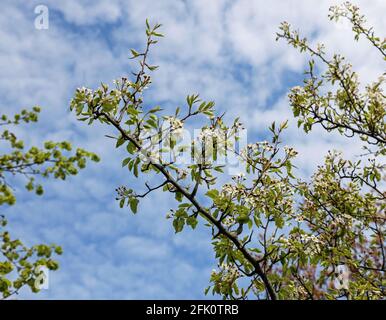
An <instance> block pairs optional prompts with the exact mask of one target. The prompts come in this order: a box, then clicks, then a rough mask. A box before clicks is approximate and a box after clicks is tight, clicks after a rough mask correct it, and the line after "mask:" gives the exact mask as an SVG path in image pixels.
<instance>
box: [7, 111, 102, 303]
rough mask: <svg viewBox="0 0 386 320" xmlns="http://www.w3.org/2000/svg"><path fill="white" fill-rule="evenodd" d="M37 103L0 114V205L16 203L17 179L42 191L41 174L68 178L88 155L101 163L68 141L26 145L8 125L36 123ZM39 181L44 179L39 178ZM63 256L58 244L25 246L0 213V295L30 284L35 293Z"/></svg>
mask: <svg viewBox="0 0 386 320" xmlns="http://www.w3.org/2000/svg"><path fill="white" fill-rule="evenodd" d="M39 112H40V108H39V107H33V108H32V109H31V110H26V109H24V110H22V111H21V112H20V113H16V114H14V115H12V116H9V115H6V114H3V115H0V127H3V128H5V129H4V130H3V131H1V132H0V140H1V141H0V142H1V143H2V145H3V146H2V150H4V151H3V152H4V153H3V152H2V154H0V206H5V205H8V206H12V205H14V204H15V203H16V193H15V191H14V189H13V187H12V184H13V182H14V183H15V180H16V179H15V178H16V177H20V178H21V179H24V180H25V188H26V189H27V190H28V191H31V192H35V193H36V194H37V195H42V194H43V191H44V189H43V185H42V184H41V183H40V182H39V178H49V177H53V178H55V179H62V180H64V179H66V177H67V176H69V175H76V174H77V173H78V171H79V169H83V168H85V166H86V161H87V159H88V158H89V159H91V160H93V161H99V158H98V156H97V155H96V154H94V153H91V152H88V151H85V150H83V149H79V148H78V149H76V151H75V152H73V151H72V146H71V144H70V143H69V142H68V141H62V142H53V141H46V142H44V144H43V147H41V148H39V147H36V146H32V147H30V148H28V149H26V148H25V145H24V144H25V143H24V141H23V140H21V139H19V138H18V137H17V136H16V135H15V133H13V132H12V131H11V130H12V128H14V127H16V126H19V125H22V124H23V123H24V124H33V123H36V122H37V121H38V115H39ZM40 180H42V179H40ZM60 254H62V248H61V247H60V246H58V245H54V244H52V245H48V244H37V245H34V246H27V245H25V244H23V242H22V241H21V240H20V239H17V238H13V237H12V236H11V234H10V232H9V230H8V228H7V219H6V217H5V215H4V214H3V215H0V298H1V297H2V298H8V297H10V296H12V295H14V294H17V293H18V292H19V290H20V289H21V288H22V287H27V286H28V287H29V288H30V289H31V290H32V291H33V292H38V291H39V289H40V286H41V285H42V282H44V281H45V279H44V277H42V268H43V267H45V268H47V269H48V270H56V269H58V267H59V264H58V262H57V261H56V260H55V258H54V256H55V255H60Z"/></svg>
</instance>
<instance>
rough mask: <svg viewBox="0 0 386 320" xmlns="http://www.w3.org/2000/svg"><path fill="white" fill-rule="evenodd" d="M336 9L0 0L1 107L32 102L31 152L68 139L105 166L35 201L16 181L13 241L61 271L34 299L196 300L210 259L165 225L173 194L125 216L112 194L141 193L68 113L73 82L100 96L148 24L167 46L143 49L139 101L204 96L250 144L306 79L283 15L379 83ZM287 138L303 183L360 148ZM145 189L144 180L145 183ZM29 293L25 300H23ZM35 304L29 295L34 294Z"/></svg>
mask: <svg viewBox="0 0 386 320" xmlns="http://www.w3.org/2000/svg"><path fill="white" fill-rule="evenodd" d="M338 3H340V1H317V0H287V1H281V0H271V1H262V0H233V1H226V0H224V1H220V0H219V1H217V0H210V1H208V0H194V1H187V0H173V1H172V0H170V1H169V0H159V1H150V0H149V1H147V0H144V1H130V0H106V1H104V0H98V1H97V0H92V1H91V0H90V1H88V0H84V1H81V0H78V1H75V0H66V1H54V0H52V1H44V2H41V1H34V0H30V1H21V0H2V1H1V11H0V39H1V41H0V110H1V113H3V112H13V111H17V110H19V109H20V108H22V107H31V106H33V105H40V106H42V108H43V112H42V115H41V120H40V122H39V125H38V126H34V127H33V130H29V129H28V127H23V128H20V129H19V128H18V131H17V132H18V134H19V135H20V137H22V138H24V139H25V140H26V142H27V144H30V145H32V144H39V143H40V142H41V141H42V140H62V139H67V140H70V141H72V142H73V143H74V144H75V145H77V146H82V147H84V148H86V149H89V150H91V151H94V152H96V153H98V154H99V155H100V156H101V158H102V162H101V163H99V164H92V165H90V166H89V167H88V168H87V170H85V171H84V172H82V173H81V174H79V175H78V176H76V177H72V178H71V179H69V180H68V181H66V182H60V181H52V182H49V181H47V184H46V193H45V195H44V197H43V198H37V197H35V196H33V195H29V194H26V192H25V191H24V189H23V187H22V186H21V185H18V184H16V191H17V196H18V203H17V205H15V206H14V207H12V208H7V209H6V210H5V214H6V215H7V217H8V219H9V221H10V227H11V229H12V232H13V234H14V236H17V237H21V238H22V239H23V240H24V241H25V242H26V243H28V244H34V243H39V242H47V243H50V242H54V243H57V244H60V245H62V247H63V249H64V255H63V256H62V257H61V258H60V263H61V269H60V271H58V272H55V273H51V275H50V288H49V289H48V290H44V291H43V292H42V293H41V294H40V295H38V296H37V297H39V298H60V299H101V298H110V299H119V298H124V299H131V298H137V299H145V298H149V299H157V298H158V299H160V298H166V299H168V298H183V299H189V298H190V299H196V298H204V297H205V296H204V293H203V291H204V288H205V287H206V286H207V284H208V279H209V275H210V271H211V269H212V268H214V267H215V266H216V265H215V259H214V257H213V254H212V251H211V247H210V235H209V233H208V230H205V229H202V228H199V229H198V230H196V231H195V232H191V231H189V230H187V231H185V232H183V233H180V234H178V235H175V234H174V231H173V228H172V226H171V224H170V221H167V220H165V215H166V213H167V211H168V209H169V208H171V207H173V200H172V199H171V198H168V196H165V194H162V193H161V194H157V193H154V194H152V196H151V197H149V198H147V199H146V200H144V201H142V202H141V204H140V207H139V213H138V214H137V215H136V216H133V215H132V214H131V213H130V212H129V211H128V210H127V209H119V208H118V204H117V203H116V201H115V200H114V198H115V193H114V189H115V188H116V187H117V186H118V185H121V184H125V185H134V186H136V185H141V181H138V180H136V179H135V178H133V177H131V176H130V175H129V173H128V172H127V173H126V172H124V171H123V170H122V168H121V160H122V158H121V156H120V155H119V154H117V153H115V152H114V151H113V150H114V147H113V145H112V144H111V141H109V140H107V139H106V138H105V137H104V134H105V133H106V132H105V131H104V130H103V128H101V127H98V126H96V127H85V126H83V125H82V123H78V122H77V121H76V119H75V117H74V115H73V114H71V113H70V111H69V102H70V99H71V97H72V95H73V93H74V90H75V88H77V87H79V86H86V87H91V88H94V87H96V86H98V85H99V83H100V82H101V81H103V82H107V83H111V81H112V80H113V79H115V78H119V77H121V76H125V75H128V74H129V72H130V70H131V69H130V66H131V65H130V62H129V60H128V54H129V48H139V49H140V48H141V47H142V46H143V41H144V22H145V19H146V18H149V20H150V21H152V22H160V23H162V24H163V28H162V31H163V33H164V34H165V38H164V39H162V40H161V42H160V43H159V45H157V47H156V48H154V50H153V52H152V53H151V61H152V63H154V64H157V65H159V66H160V68H159V70H158V71H157V72H156V73H155V74H154V78H153V86H152V88H151V89H150V90H149V91H148V92H147V95H146V98H147V101H148V102H149V103H150V104H151V103H154V104H159V105H162V106H163V107H165V108H169V110H172V109H173V108H175V107H176V106H178V105H182V104H183V103H184V101H185V96H186V95H187V94H191V93H200V94H201V96H202V97H203V98H204V99H206V100H214V101H215V102H216V106H217V107H216V108H217V110H219V111H221V112H223V111H226V112H227V118H228V119H232V117H234V116H241V120H242V121H243V122H244V123H245V124H246V126H247V129H248V139H249V140H251V141H256V140H263V137H264V136H265V135H266V133H267V126H268V125H269V124H270V123H271V122H272V121H274V120H276V121H282V120H285V119H287V118H288V119H291V118H292V117H291V110H290V108H289V107H288V101H287V98H286V94H287V93H288V90H289V88H290V87H292V86H294V85H298V84H301V80H302V72H303V70H304V67H305V65H306V61H307V60H306V58H307V57H306V56H304V55H300V54H299V53H298V52H297V51H295V50H294V49H292V48H290V47H289V46H288V45H286V44H285V43H284V42H282V41H281V42H276V41H275V32H276V31H277V29H278V25H279V23H280V22H281V21H283V20H286V21H288V22H290V23H291V24H293V25H294V26H296V28H298V29H300V30H301V31H302V32H303V33H304V34H305V35H307V37H308V38H309V39H310V40H311V42H313V43H317V42H323V43H325V44H326V47H327V49H328V52H341V53H343V54H344V55H346V56H347V57H348V58H349V59H350V60H351V61H352V63H353V66H354V68H355V69H356V70H357V71H358V73H359V75H360V77H361V79H362V81H363V82H364V83H366V82H369V81H372V80H375V79H376V77H377V76H378V75H379V73H381V71H382V70H383V64H382V63H383V62H382V60H381V58H380V57H379V56H378V55H377V52H376V51H375V50H372V49H371V48H370V47H369V46H367V45H366V42H364V41H360V42H359V43H355V42H354V41H353V37H352V34H351V32H350V28H349V27H348V26H347V24H344V23H338V24H336V23H332V22H330V21H329V20H328V18H327V14H328V8H329V6H330V5H332V4H338ZM355 3H357V4H359V5H360V7H361V8H362V10H363V12H364V13H365V14H366V15H367V16H368V20H369V23H370V24H371V25H373V26H375V28H376V30H378V33H379V34H380V35H381V36H384V34H382V31H384V30H386V19H384V12H386V2H385V1H384V0H371V1H355ZM39 4H43V5H46V6H47V8H48V10H49V28H48V29H47V30H38V29H36V28H35V25H34V20H35V18H36V14H35V12H34V10H35V7H36V6H37V5H39ZM294 122H295V121H291V122H290V123H291V127H290V129H289V130H288V131H287V134H286V136H285V143H286V144H288V145H293V146H295V147H296V149H297V150H298V151H299V152H300V156H299V159H298V160H297V161H298V162H297V163H298V166H299V167H300V168H301V173H299V174H302V175H307V174H309V173H310V172H312V170H313V169H314V168H315V166H316V165H317V164H318V163H320V161H321V159H322V157H323V155H324V154H325V153H326V152H327V150H329V149H333V148H335V149H340V150H343V151H344V152H345V155H346V156H347V157H353V156H355V154H358V153H359V152H360V150H359V148H358V143H356V142H355V141H353V142H352V143H350V144H347V140H344V139H342V138H340V137H337V136H336V135H332V134H326V133H323V132H321V131H320V130H315V132H313V133H312V134H309V135H304V134H303V133H302V132H301V131H300V130H298V129H297V128H296V125H293V123H294ZM142 184H143V181H142ZM26 297H35V296H31V294H30V293H29V292H23V293H22V294H21V298H26ZM35 298H36V297H35Z"/></svg>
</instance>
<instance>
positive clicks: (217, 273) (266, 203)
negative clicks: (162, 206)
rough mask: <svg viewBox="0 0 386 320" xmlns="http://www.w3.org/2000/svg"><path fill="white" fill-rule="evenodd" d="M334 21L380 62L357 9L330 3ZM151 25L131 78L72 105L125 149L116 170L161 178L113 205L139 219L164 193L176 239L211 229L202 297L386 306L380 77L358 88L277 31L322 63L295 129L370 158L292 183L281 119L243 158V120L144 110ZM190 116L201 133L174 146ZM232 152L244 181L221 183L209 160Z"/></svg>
mask: <svg viewBox="0 0 386 320" xmlns="http://www.w3.org/2000/svg"><path fill="white" fill-rule="evenodd" d="M331 17H333V18H334V19H336V18H340V17H345V18H348V19H349V20H350V21H351V23H352V24H353V30H354V33H355V35H356V38H358V37H359V36H360V35H364V36H365V37H366V38H367V39H369V40H370V42H371V43H372V45H374V46H375V47H376V48H377V49H378V50H379V51H380V52H381V53H382V54H383V55H384V50H385V43H384V41H383V42H382V41H381V40H379V39H378V38H376V37H375V36H374V34H373V33H372V31H371V29H367V28H366V27H364V26H363V22H364V19H363V18H362V17H360V16H359V14H358V10H357V8H356V7H354V6H352V5H350V4H345V5H344V6H342V7H338V8H336V7H333V8H332V9H331ZM159 26H160V25H158V24H157V25H156V26H154V27H150V25H149V23H148V22H146V36H147V45H146V47H145V50H144V51H136V50H131V53H132V58H133V59H138V60H139V66H140V67H139V71H138V72H134V79H133V80H129V79H127V78H122V79H120V80H116V81H115V82H114V83H115V88H114V89H112V90H109V89H108V87H107V85H105V84H102V86H101V87H100V88H98V89H96V90H92V89H86V88H80V89H78V90H77V91H76V92H75V96H74V99H73V100H72V103H71V108H72V109H73V110H74V111H75V112H76V114H77V116H78V117H79V120H82V121H88V123H89V124H90V123H92V122H93V121H95V120H98V121H99V122H101V123H103V124H106V125H108V126H111V127H113V128H114V129H115V130H116V132H117V135H116V137H114V138H115V139H116V147H117V148H119V147H121V146H124V145H125V146H126V151H127V155H126V156H125V158H124V159H123V161H122V166H123V167H125V168H126V167H127V168H128V169H129V171H130V172H132V173H133V174H134V176H136V177H139V176H140V177H141V178H143V177H144V175H145V174H149V173H151V172H153V173H154V174H155V175H157V176H158V177H159V179H160V180H161V182H160V184H158V185H156V186H150V185H149V184H148V183H145V186H146V190H145V191H144V192H142V193H140V192H139V191H138V192H137V191H135V190H132V189H126V187H120V188H118V189H117V192H118V197H117V200H118V201H119V203H120V206H121V207H123V206H124V205H125V204H127V205H128V206H129V207H130V208H131V210H132V211H133V212H134V213H135V212H137V206H138V200H139V199H140V198H143V197H145V196H146V195H148V194H149V193H151V192H153V191H156V190H162V191H163V192H168V193H171V194H173V195H174V197H175V199H176V202H177V203H178V208H177V209H172V210H171V211H170V213H169V214H168V215H167V218H169V219H171V220H172V224H173V227H174V230H175V232H176V233H179V232H182V231H183V229H184V227H185V226H186V225H188V226H190V227H191V228H193V229H194V228H196V226H197V224H198V222H199V221H202V222H204V225H205V226H207V227H208V228H209V229H210V230H211V232H212V245H213V250H214V252H215V256H216V258H217V260H218V268H217V269H215V270H213V272H212V274H211V278H210V282H211V285H210V287H208V288H207V290H206V293H208V292H209V291H211V292H212V293H214V294H220V295H221V296H223V298H225V299H246V298H250V297H252V296H255V297H258V298H267V299H337V298H341V297H346V298H348V299H380V298H384V297H385V285H386V283H385V277H384V273H385V271H386V270H385V266H386V258H385V256H386V252H385V207H386V204H385V191H384V190H383V189H382V188H383V187H384V184H383V183H382V182H383V181H385V165H384V164H383V163H382V162H381V158H380V157H381V156H382V155H384V154H385V132H386V130H385V129H386V127H385V122H384V119H385V95H384V94H383V91H382V84H383V83H384V77H382V76H381V78H380V80H379V81H378V82H376V83H375V84H372V85H369V86H367V87H366V88H365V90H364V91H363V92H360V87H359V82H358V80H357V75H356V74H355V73H354V72H353V71H352V70H351V67H350V65H349V64H346V63H345V62H344V59H343V58H342V57H341V56H340V55H335V56H334V57H333V58H328V57H326V55H325V53H324V50H323V46H321V45H320V46H319V47H318V48H317V49H312V48H311V47H310V46H309V45H308V42H307V39H305V38H301V37H300V35H299V34H298V33H297V32H294V31H292V30H291V28H290V25H289V24H288V23H283V24H282V25H281V28H280V31H281V33H278V38H284V39H286V40H287V41H288V42H289V43H290V44H291V45H293V46H294V47H295V48H300V50H301V51H302V52H308V53H310V54H311V55H312V57H313V58H315V57H317V58H318V59H319V61H320V62H321V63H322V65H323V64H324V66H325V67H326V70H325V71H324V73H321V74H320V75H317V74H316V73H315V71H314V64H315V61H314V60H311V61H310V63H309V71H308V73H307V75H309V79H306V80H305V83H304V86H303V87H296V88H293V89H292V90H291V93H290V104H291V106H292V108H293V112H294V116H295V117H297V118H298V119H299V126H302V127H303V129H304V131H305V132H309V131H310V130H312V129H313V128H314V126H316V125H321V126H323V127H324V128H325V129H326V130H328V131H333V130H334V131H338V132H340V133H341V134H343V135H345V136H348V137H351V136H353V135H357V136H359V137H360V138H361V139H362V141H363V143H364V147H365V148H366V150H367V156H368V159H361V160H359V161H357V162H353V161H347V160H344V159H342V158H341V156H340V155H339V153H337V152H335V151H331V152H330V153H329V154H328V155H327V156H326V158H325V162H324V165H322V166H320V167H319V168H318V170H317V171H316V172H315V174H314V175H313V176H312V177H311V179H310V181H303V180H301V179H297V178H296V177H295V171H294V169H296V168H295V166H294V165H293V161H294V158H295V157H296V156H297V152H296V151H295V150H294V149H293V148H291V147H288V146H284V147H283V146H282V142H281V137H282V134H283V132H284V131H285V129H286V127H287V122H284V123H282V124H280V125H278V124H276V123H273V124H272V125H271V127H270V128H269V130H270V133H271V138H270V140H269V141H262V142H256V143H253V144H249V145H248V146H247V147H246V148H245V149H243V150H241V151H239V150H237V148H236V142H237V139H238V133H239V132H240V130H241V129H242V124H241V123H240V122H239V120H238V119H235V120H234V121H233V123H232V124H230V125H226V124H225V122H224V121H223V115H221V116H218V115H216V113H215V110H214V103H213V102H204V101H201V100H200V98H199V96H198V95H196V94H194V95H189V96H188V97H187V99H186V106H184V107H179V108H177V109H176V111H175V112H174V113H172V114H167V113H166V112H167V111H164V110H162V109H161V108H160V107H158V106H157V107H150V106H146V105H145V104H144V102H143V95H142V93H143V91H144V90H145V89H146V88H147V86H148V85H149V84H150V83H151V77H150V75H149V74H147V72H151V71H153V70H154V68H150V67H149V65H148V64H147V59H148V52H149V47H150V45H152V44H153V43H155V41H156V40H154V38H157V37H159V36H160V34H159V33H158V32H155V30H156V29H158V28H159ZM323 86H325V87H326V88H327V89H328V90H327V93H326V90H325V88H324V89H323V90H322V87H323ZM191 118H195V119H196V122H195V124H196V125H197V123H200V128H201V129H200V136H199V138H198V139H197V140H194V141H193V142H192V143H191V144H189V145H181V143H180V142H181V141H182V139H181V135H182V130H183V128H184V126H185V123H187V122H188V120H191ZM200 121H201V122H200ZM165 122H166V123H167V125H166V126H165V125H164V124H165ZM160 145H161V147H160V148H158V147H159V146H160ZM198 145H201V146H202V148H199V147H198ZM213 146H215V147H213ZM183 150H192V152H191V158H192V160H193V164H191V163H189V164H185V163H183V162H178V161H177V160H178V154H179V153H180V152H181V151H183ZM230 153H232V154H235V155H237V156H238V158H239V160H240V161H241V162H242V163H243V164H244V166H245V172H246V175H245V174H243V173H241V174H239V175H236V176H233V178H232V180H231V181H229V182H228V183H225V184H224V185H222V186H221V185H220V182H219V181H218V180H219V179H218V177H219V176H220V175H222V174H223V166H220V165H217V164H216V159H217V158H218V157H219V156H221V155H225V154H230ZM163 155H168V157H166V159H165V157H163ZM342 264H344V265H345V266H346V267H347V268H349V271H350V281H349V284H348V285H347V286H344V287H343V286H337V285H336V284H335V282H336V280H337V279H338V280H339V278H338V276H339V274H338V272H337V270H338V269H339V266H341V265H342Z"/></svg>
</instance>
